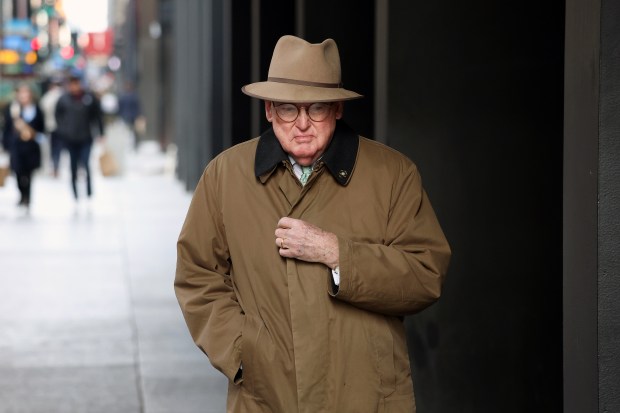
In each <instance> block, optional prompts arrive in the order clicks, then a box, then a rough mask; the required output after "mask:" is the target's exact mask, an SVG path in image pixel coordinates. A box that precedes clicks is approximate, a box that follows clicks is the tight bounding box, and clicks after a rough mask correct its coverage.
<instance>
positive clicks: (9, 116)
mask: <svg viewBox="0 0 620 413" xmlns="http://www.w3.org/2000/svg"><path fill="white" fill-rule="evenodd" d="M43 129H44V120H43V114H42V112H41V109H40V108H39V106H38V105H37V103H36V101H35V99H34V94H33V92H32V89H31V88H30V86H29V85H28V84H25V83H22V84H20V85H18V86H17V88H16V89H15V99H14V100H13V101H12V102H11V103H10V104H9V105H8V106H7V108H6V110H5V112H4V130H3V134H2V143H3V145H4V148H5V149H6V150H7V151H8V152H9V153H10V155H11V169H13V171H14V172H15V177H16V178H17V187H18V188H19V192H20V194H21V198H20V200H19V205H20V206H24V207H26V208H29V207H30V200H31V196H30V192H31V191H30V188H31V184H32V173H33V172H34V170H35V169H37V168H39V167H40V166H41V149H40V148H39V144H38V143H37V141H36V139H35V138H36V135H37V133H40V132H43Z"/></svg>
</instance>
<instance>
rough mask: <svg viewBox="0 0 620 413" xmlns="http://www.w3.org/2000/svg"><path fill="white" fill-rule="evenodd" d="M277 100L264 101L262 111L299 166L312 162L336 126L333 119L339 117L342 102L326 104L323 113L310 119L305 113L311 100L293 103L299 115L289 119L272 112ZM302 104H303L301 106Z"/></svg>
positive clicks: (321, 152) (319, 153)
mask: <svg viewBox="0 0 620 413" xmlns="http://www.w3.org/2000/svg"><path fill="white" fill-rule="evenodd" d="M278 105H279V103H277V102H268V101H265V114H266V116H267V120H268V121H269V122H271V124H272V126H273V131H274V133H275V135H276V138H278V141H279V142H280V145H282V148H283V149H284V151H285V152H286V153H288V154H289V155H291V156H292V157H293V158H294V159H295V161H296V162H298V163H299V164H300V165H302V166H309V165H312V164H313V163H314V162H315V161H316V160H317V159H319V157H320V156H321V155H323V152H325V149H326V148H327V145H329V142H330V141H331V139H332V135H333V134H334V130H335V129H336V120H338V119H340V118H342V109H343V105H342V102H333V103H331V104H328V105H329V109H328V110H329V113H328V115H327V117H326V118H325V119H324V120H322V121H320V122H317V121H314V120H312V119H310V117H309V116H308V107H309V106H310V105H311V102H306V103H296V104H295V106H297V108H298V109H299V116H297V119H295V120H294V121H292V122H286V121H284V120H282V119H281V118H280V117H279V116H278V114H277V113H276V106H278ZM302 107H303V108H302Z"/></svg>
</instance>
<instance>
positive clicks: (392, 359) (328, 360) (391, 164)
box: [175, 123, 450, 413]
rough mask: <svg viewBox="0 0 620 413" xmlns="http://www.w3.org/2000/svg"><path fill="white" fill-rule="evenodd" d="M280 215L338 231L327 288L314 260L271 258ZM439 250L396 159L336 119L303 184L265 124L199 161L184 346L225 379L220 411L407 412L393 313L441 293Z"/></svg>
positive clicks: (422, 197) (408, 385) (181, 291)
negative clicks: (188, 341) (253, 135)
mask: <svg viewBox="0 0 620 413" xmlns="http://www.w3.org/2000/svg"><path fill="white" fill-rule="evenodd" d="M253 161H254V162H253ZM283 216H289V217H293V218H298V219H302V220H305V221H308V222H310V223H312V224H314V225H317V226H319V227H320V228H323V229H325V230H327V231H330V232H333V233H335V234H337V235H338V239H339V248H340V274H341V282H340V287H339V289H338V288H337V287H336V286H334V285H333V284H332V277H331V271H330V270H329V269H328V268H327V267H325V266H324V265H322V264H316V263H307V262H302V261H298V260H294V259H284V258H282V257H280V255H279V254H278V248H277V247H276V245H275V236H274V231H275V228H276V224H277V222H278V220H279V219H280V218H281V217H283ZM449 256H450V249H449V246H448V244H447V242H446V240H445V238H444V235H443V233H442V231H441V228H440V226H439V224H438V223H437V220H436V217H435V214H434V212H433V209H432V208H431V204H430V203H429V200H428V198H427V196H426V194H425V192H424V190H423V189H422V185H421V180H420V175H419V174H418V171H417V169H416V167H415V165H414V164H413V163H412V162H411V161H409V160H408V159H407V158H406V157H404V156H403V155H401V154H400V153H398V152H396V151H395V150H393V149H390V148H388V147H386V146H383V145H381V144H379V143H376V142H373V141H371V140H367V139H364V138H361V137H358V136H357V135H355V134H354V133H353V132H352V131H351V130H350V129H348V128H347V127H346V126H345V125H343V124H342V123H340V124H339V125H338V127H337V129H336V132H335V134H334V137H333V139H332V142H331V144H330V146H329V148H328V150H327V151H326V153H325V154H324V156H323V158H322V161H320V162H319V165H318V168H315V171H314V172H313V173H312V175H311V177H310V180H309V182H308V184H307V185H306V186H305V187H303V188H302V186H301V184H300V183H299V181H298V180H297V179H296V178H295V176H294V174H293V172H292V168H291V165H290V163H289V161H288V158H287V156H286V154H285V153H284V152H283V151H282V149H281V147H280V146H279V144H278V143H277V140H276V138H275V136H274V135H273V132H272V131H270V132H268V133H266V134H264V135H263V136H262V137H261V138H260V140H259V139H258V138H257V139H254V140H251V141H248V142H245V143H242V144H240V145H237V146H235V147H233V148H231V149H229V150H227V151H225V152H224V153H222V154H221V155H220V156H218V157H217V158H216V159H214V160H213V161H212V162H211V163H210V164H209V165H208V167H207V168H206V170H205V172H204V175H203V177H202V179H201V180H200V182H199V184H198V186H197V188H196V192H195V194H194V197H193V200H192V203H191V206H190V208H189V212H188V214H187V218H186V221H185V224H184V226H183V229H182V231H181V235H180V237H179V241H178V262H177V273H176V280H175V289H176V293H177V297H178V299H179V303H180V305H181V308H182V310H183V314H184V316H185V319H186V322H187V325H188V327H189V330H190V332H191V334H192V336H193V338H194V340H195V342H196V344H197V345H198V347H200V348H201V349H202V350H203V351H204V352H205V353H206V354H207V356H208V357H209V360H210V361H211V363H212V364H213V366H215V367H216V368H217V369H218V370H220V371H221V372H222V373H224V374H225V375H226V376H227V377H228V379H229V380H230V383H229V390H228V411H229V412H252V413H255V412H257V413H258V412H274V413H296V412H304V413H319V412H333V413H347V412H351V413H365V412H368V413H370V412H373V413H374V412H390V413H392V412H408V413H410V412H414V411H415V403H414V397H413V385H412V381H411V372H410V366H409V358H408V353H407V345H406V340H405V330H404V327H403V322H402V317H403V316H404V315H407V314H412V313H415V312H418V311H420V310H421V309H423V308H425V307H427V306H428V305H430V304H431V303H433V302H434V301H435V300H437V299H438V298H439V295H440V291H441V284H442V281H443V276H444V274H445V272H446V270H447V266H448V261H449ZM240 366H242V375H241V374H239V373H240V372H239V368H240Z"/></svg>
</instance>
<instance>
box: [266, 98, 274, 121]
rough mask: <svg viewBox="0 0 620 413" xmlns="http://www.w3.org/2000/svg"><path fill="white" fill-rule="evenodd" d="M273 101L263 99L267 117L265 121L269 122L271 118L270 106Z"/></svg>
mask: <svg viewBox="0 0 620 413" xmlns="http://www.w3.org/2000/svg"><path fill="white" fill-rule="evenodd" d="M272 105H273V103H272V102H271V101H269V100H266V101H265V117H266V118H267V122H270V123H271V121H272V120H273V112H272V111H271V107H272Z"/></svg>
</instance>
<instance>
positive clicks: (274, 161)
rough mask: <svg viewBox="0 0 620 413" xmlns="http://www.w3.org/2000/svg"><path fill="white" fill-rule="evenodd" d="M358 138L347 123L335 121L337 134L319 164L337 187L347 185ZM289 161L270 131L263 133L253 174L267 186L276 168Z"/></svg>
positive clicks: (335, 133) (352, 167) (271, 130)
mask: <svg viewBox="0 0 620 413" xmlns="http://www.w3.org/2000/svg"><path fill="white" fill-rule="evenodd" d="M358 147H359V136H358V135H357V134H356V133H355V132H354V131H353V129H351V128H350V127H349V126H348V125H347V124H346V123H344V122H342V121H338V122H337V123H336V130H335V131H334V136H333V137H332V140H331V142H330V143H329V146H328V147H327V150H326V151H325V153H324V154H323V156H322V158H321V160H322V161H323V162H324V163H325V166H326V167H327V170H329V172H330V173H331V175H332V176H333V177H334V179H336V182H338V183H339V184H340V185H343V186H344V185H346V184H347V183H349V179H350V178H351V174H352V173H353V169H354V167H355V160H356V159H357V150H358ZM284 161H288V154H287V153H286V152H284V149H282V146H281V145H280V142H279V141H278V138H276V135H275V133H274V132H273V128H269V129H268V130H267V131H265V132H264V133H263V134H262V135H261V136H260V139H259V141H258V146H257V147H256V157H255V159H254V173H255V174H256V177H257V178H260V179H261V181H262V182H266V181H267V179H268V178H269V176H271V173H272V172H273V171H274V170H275V169H276V167H277V166H278V164H281V163H282V162H284Z"/></svg>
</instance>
